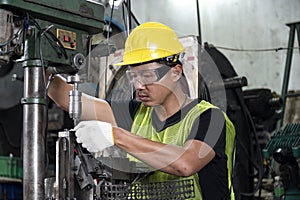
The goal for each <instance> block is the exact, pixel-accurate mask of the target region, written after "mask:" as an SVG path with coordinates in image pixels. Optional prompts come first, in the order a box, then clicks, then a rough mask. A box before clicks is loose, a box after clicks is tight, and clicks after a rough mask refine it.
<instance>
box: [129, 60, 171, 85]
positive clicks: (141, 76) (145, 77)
mask: <svg viewBox="0 0 300 200" xmlns="http://www.w3.org/2000/svg"><path fill="white" fill-rule="evenodd" d="M170 69H171V67H170V66H167V65H164V66H162V67H159V68H156V69H147V70H131V69H128V70H127V71H126V75H127V78H128V80H129V82H130V83H132V84H135V83H137V82H138V83H140V84H142V85H151V84H153V83H154V82H156V81H159V80H160V79H161V78H162V77H163V76H164V75H166V73H167V72H168V71H169V70H170Z"/></svg>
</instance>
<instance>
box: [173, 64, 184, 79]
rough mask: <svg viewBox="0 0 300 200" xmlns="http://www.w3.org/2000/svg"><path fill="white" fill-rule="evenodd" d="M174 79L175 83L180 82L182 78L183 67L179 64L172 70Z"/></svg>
mask: <svg viewBox="0 0 300 200" xmlns="http://www.w3.org/2000/svg"><path fill="white" fill-rule="evenodd" d="M171 72H172V78H173V80H174V81H178V80H179V79H180V78H181V76H182V66H181V65H179V64H177V65H175V66H174V67H172V69H171Z"/></svg>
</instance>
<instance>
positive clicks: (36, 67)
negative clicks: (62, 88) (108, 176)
mask: <svg viewBox="0 0 300 200" xmlns="http://www.w3.org/2000/svg"><path fill="white" fill-rule="evenodd" d="M0 12H1V20H2V21H1V36H0V39H1V47H0V48H1V54H0V60H1V66H6V68H11V67H12V66H13V65H14V63H21V64H22V67H23V69H24V78H23V80H24V94H23V98H22V100H21V103H22V104H23V190H24V191H26V192H24V193H23V198H24V199H44V194H45V192H44V178H45V177H44V174H45V136H46V135H45V131H46V123H47V101H48V100H47V86H46V82H47V81H46V80H45V68H48V69H49V70H50V71H51V72H52V73H56V74H57V73H64V74H70V75H74V74H76V73H77V72H78V71H79V69H80V68H81V67H82V66H83V64H84V63H85V57H86V56H87V55H88V50H89V42H90V35H91V34H95V33H99V32H100V31H101V30H102V27H103V25H104V21H103V18H104V7H103V6H102V5H101V4H99V3H96V2H93V1H84V0H77V1H73V2H72V3H71V4H70V2H69V1H58V0H54V1H47V0H23V1H13V0H8V1H7V0H5V1H0ZM84 70H86V69H83V71H84ZM8 71H9V70H8ZM83 74H84V73H83ZM83 77H84V76H83ZM73 94H74V95H77V93H76V92H73ZM76 97H78V96H74V99H75V100H78V99H76ZM74 105H75V106H73V107H74V109H76V108H78V107H76V105H77V103H74ZM77 112H78V110H72V113H74V114H73V115H76V113H77ZM68 195H71V196H69V197H70V198H73V197H74V196H72V195H73V194H71V193H69V194H68Z"/></svg>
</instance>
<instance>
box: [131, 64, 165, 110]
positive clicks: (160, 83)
mask: <svg viewBox="0 0 300 200" xmlns="http://www.w3.org/2000/svg"><path fill="white" fill-rule="evenodd" d="M170 69H171V67H169V66H166V65H162V64H159V63H156V62H153V63H148V64H144V65H139V66H135V67H130V68H129V69H128V70H127V72H126V74H127V77H128V79H129V81H130V82H131V83H132V84H133V85H134V87H135V90H136V99H137V100H141V101H142V102H143V103H144V104H145V105H146V106H154V105H158V104H161V103H162V102H163V100H164V98H165V96H166V95H167V94H168V93H169V92H170V89H169V88H168V85H169V83H168V82H169V81H168V72H169V71H170Z"/></svg>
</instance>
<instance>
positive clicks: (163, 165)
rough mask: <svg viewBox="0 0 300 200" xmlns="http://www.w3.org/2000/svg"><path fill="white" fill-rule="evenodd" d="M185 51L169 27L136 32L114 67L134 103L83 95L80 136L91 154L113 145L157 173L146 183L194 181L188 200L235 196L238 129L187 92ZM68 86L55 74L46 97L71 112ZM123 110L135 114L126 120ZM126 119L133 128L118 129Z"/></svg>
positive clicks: (157, 25) (150, 26)
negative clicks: (123, 78)
mask: <svg viewBox="0 0 300 200" xmlns="http://www.w3.org/2000/svg"><path fill="white" fill-rule="evenodd" d="M183 51H184V48H183V46H182V44H181V43H180V42H179V40H178V38H177V36H176V34H175V33H174V31H173V30H172V29H171V28H169V27H168V26H166V25H163V24H161V23H157V22H146V23H144V24H141V25H140V26H138V27H137V28H135V29H134V30H133V31H132V32H131V34H130V35H129V37H128V38H127V40H126V44H125V53H124V57H123V62H121V63H118V64H116V65H117V66H121V67H124V66H126V67H128V70H127V72H126V74H127V76H128V78H129V81H130V83H132V84H133V85H134V87H135V99H134V100H131V101H130V102H126V103H124V102H123V103H122V102H117V103H114V102H110V104H109V103H108V102H106V101H104V100H101V99H97V98H93V97H90V96H88V95H83V97H82V117H81V120H82V122H80V123H79V125H77V126H76V127H75V130H76V136H77V139H78V141H79V142H82V143H83V146H84V147H86V148H87V149H88V150H89V151H91V152H97V151H101V150H103V149H105V148H106V147H109V146H113V145H115V146H117V147H119V148H121V149H122V150H124V151H126V152H127V153H128V154H130V156H129V157H131V158H132V159H133V158H135V159H136V160H139V161H142V162H144V163H146V164H148V165H150V166H152V167H154V168H155V169H157V171H155V173H154V174H152V175H150V176H149V177H147V178H145V180H144V182H150V183H156V182H162V183H163V182H167V181H174V180H176V181H184V180H192V183H193V185H191V188H193V190H194V193H193V195H192V196H190V197H188V198H186V199H208V200H211V199H234V192H233V188H232V183H231V177H232V171H233V161H234V138H235V129H234V127H233V125H232V123H231V122H230V120H229V119H228V118H227V116H226V114H224V113H223V112H222V111H221V110H220V109H218V108H217V107H215V106H213V105H211V104H210V103H208V102H206V101H204V100H202V99H195V100H193V99H190V98H189V97H188V95H187V94H185V92H184V90H183V88H182V84H181V83H182V81H183V79H184V75H183V68H184V67H183V66H182V57H183ZM71 89H72V87H71V86H69V85H67V84H65V82H64V81H63V80H62V79H61V78H59V77H55V78H54V80H53V81H52V83H51V84H50V88H49V90H48V94H49V96H50V97H51V98H52V99H53V100H54V101H55V102H56V103H57V104H58V105H59V106H61V107H62V108H63V109H65V110H67V109H68V99H69V98H68V91H69V90H71ZM57 91H61V92H60V93H57ZM62 94H63V95H62ZM122 108H125V109H129V115H130V116H127V117H124V116H122V115H124V114H122V113H124V112H120V110H122ZM116 111H119V112H118V113H119V114H117V115H116V114H115V115H114V113H115V112H116ZM120 113H121V114H120ZM106 122H108V123H106ZM117 122H118V123H117ZM120 122H121V123H120ZM124 122H126V123H127V122H128V124H130V129H129V131H128V130H125V129H123V128H124V127H123V128H121V127H118V125H119V124H126V123H124ZM131 122H132V123H131ZM119 126H120V125H119ZM158 198H159V197H158Z"/></svg>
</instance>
